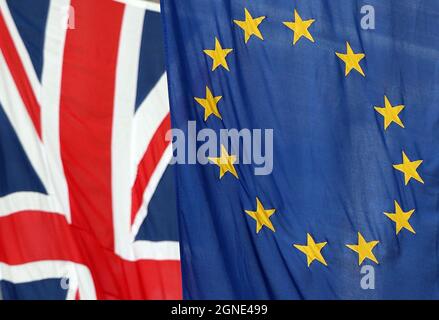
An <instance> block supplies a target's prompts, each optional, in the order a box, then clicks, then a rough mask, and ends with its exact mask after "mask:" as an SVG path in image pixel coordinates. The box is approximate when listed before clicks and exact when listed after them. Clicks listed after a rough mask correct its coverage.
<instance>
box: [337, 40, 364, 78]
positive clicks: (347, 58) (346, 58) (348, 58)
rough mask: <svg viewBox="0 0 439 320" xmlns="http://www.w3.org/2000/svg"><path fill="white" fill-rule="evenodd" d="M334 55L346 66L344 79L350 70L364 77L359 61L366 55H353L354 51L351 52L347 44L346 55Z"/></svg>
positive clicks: (347, 43)
mask: <svg viewBox="0 0 439 320" xmlns="http://www.w3.org/2000/svg"><path fill="white" fill-rule="evenodd" d="M335 54H336V55H337V57H339V58H340V59H341V60H343V62H344V63H345V64H346V68H345V76H346V77H347V76H348V74H349V72H351V70H352V69H355V70H357V71H358V72H359V73H360V74H361V75H362V76H363V77H365V76H366V75H365V74H364V71H363V69H362V68H361V66H360V61H361V60H362V59H363V58H364V57H365V56H366V55H365V54H364V53H354V51H352V48H351V45H350V44H349V42H346V53H339V52H336V53H335Z"/></svg>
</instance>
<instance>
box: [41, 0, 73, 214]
mask: <svg viewBox="0 0 439 320" xmlns="http://www.w3.org/2000/svg"><path fill="white" fill-rule="evenodd" d="M69 6H70V0H57V1H51V2H50V6H49V13H48V16H47V27H46V41H45V44H44V67H43V74H42V77H41V82H42V95H41V128H42V136H43V141H44V146H45V148H46V150H47V161H48V163H49V167H50V168H51V170H49V173H48V174H49V179H50V180H51V181H52V183H53V185H54V190H53V192H54V194H55V197H56V199H58V200H59V202H60V205H61V206H62V212H64V213H65V216H66V219H67V221H68V222H69V223H70V222H71V214H70V202H69V191H68V186H67V181H66V179H65V174H64V166H63V163H62V159H61V151H60V149H61V147H60V135H59V130H60V129H59V125H60V123H59V114H60V113H59V112H60V97H61V82H62V69H63V60H64V46H65V40H66V34H67V28H66V26H67V24H64V25H63V24H60V21H65V17H67V15H68V12H69ZM63 26H65V27H63Z"/></svg>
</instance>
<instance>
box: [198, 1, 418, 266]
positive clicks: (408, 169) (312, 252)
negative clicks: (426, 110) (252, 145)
mask: <svg viewBox="0 0 439 320" xmlns="http://www.w3.org/2000/svg"><path fill="white" fill-rule="evenodd" d="M265 19H266V16H258V17H253V15H252V14H251V12H250V11H249V10H248V9H247V8H244V18H243V20H238V19H236V20H233V23H234V24H235V25H236V26H237V27H238V28H240V29H241V30H242V31H243V34H244V42H245V44H248V42H249V41H250V40H251V39H252V37H255V38H257V39H259V40H261V41H263V40H264V36H263V34H262V32H261V30H260V25H261V24H262V23H263V22H264V20H265ZM315 22H316V20H315V19H304V18H302V17H301V15H300V14H299V12H298V11H297V10H296V9H295V10H294V13H293V21H284V22H283V25H284V26H285V27H287V28H288V29H290V30H291V31H292V32H293V46H295V45H296V44H297V43H298V42H299V41H301V40H302V39H303V40H302V41H305V40H308V41H310V42H312V43H315V40H314V37H313V35H312V33H311V31H310V29H311V28H312V26H313V24H314V23H315ZM203 52H204V54H205V55H206V56H207V57H209V58H210V59H211V60H212V72H213V71H215V70H217V69H218V68H220V67H222V68H224V69H225V70H226V71H228V72H230V68H229V64H228V61H227V58H228V56H229V55H230V54H231V53H232V52H233V49H232V48H224V47H223V45H222V44H221V42H220V40H219V39H218V38H217V37H215V43H214V48H213V49H205V50H203ZM335 56H336V57H337V58H339V59H340V61H341V62H342V63H343V64H344V75H345V77H348V76H349V75H350V74H351V72H353V71H356V72H358V73H359V74H360V75H361V76H363V77H366V73H365V72H364V70H363V67H362V62H363V60H364V59H365V58H366V54H365V53H362V52H355V51H354V49H352V47H351V44H350V43H349V42H348V41H346V52H335ZM222 98H223V97H222V96H215V95H214V94H213V93H212V90H211V89H210V88H209V87H208V86H206V93H205V98H200V97H195V98H194V99H195V101H196V102H197V104H198V105H199V106H200V107H202V108H203V109H204V121H205V122H206V121H207V120H208V119H209V117H210V116H211V115H213V116H215V117H216V118H218V119H220V120H222V116H221V113H220V111H219V109H218V103H219V102H220V101H221V100H222ZM404 109H405V106H404V105H392V104H391V102H390V100H389V98H388V97H387V96H386V95H384V106H374V110H375V111H376V113H377V114H378V115H380V116H382V118H383V125H384V131H385V132H386V131H387V130H388V129H389V127H390V126H391V125H392V124H395V125H397V126H399V127H401V128H405V127H404V123H403V121H402V120H401V118H400V114H401V112H402V111H403V110H404ZM208 160H209V161H210V162H211V163H212V164H215V165H216V166H218V167H219V170H220V173H219V179H222V178H223V177H224V176H225V175H226V174H227V173H229V174H231V175H232V176H233V177H234V178H236V179H239V175H238V172H237V170H236V168H235V165H234V164H235V163H236V161H237V156H236V155H231V154H229V153H228V151H227V149H226V147H225V146H224V145H221V151H220V156H219V157H209V158H208ZM422 162H423V160H414V161H412V160H410V159H409V157H408V156H407V154H406V153H405V151H402V162H401V163H397V164H394V165H393V168H394V169H395V170H397V171H400V172H401V173H402V174H403V175H404V183H405V185H406V186H407V185H408V184H409V182H410V181H411V180H412V179H413V180H416V181H418V182H420V183H422V184H423V183H424V181H423V179H422V177H421V176H420V174H419V172H418V168H419V166H420V165H421V164H422ZM394 207H395V208H394V212H390V213H389V212H384V215H385V216H386V217H387V218H388V219H389V220H390V221H392V222H394V223H395V232H396V235H398V234H399V233H400V232H401V231H402V230H403V229H406V230H407V231H409V232H411V233H413V234H415V233H416V232H415V230H414V229H413V227H412V225H411V224H410V222H409V220H410V218H411V217H412V215H413V213H414V212H415V209H411V210H409V211H404V210H403V209H402V208H401V205H400V204H399V203H398V201H396V200H394ZM244 212H245V213H246V214H247V215H248V216H249V217H250V218H252V219H253V220H254V221H255V222H256V234H259V232H260V231H261V230H263V227H266V228H267V229H268V230H271V231H272V232H275V226H274V225H273V222H272V221H271V220H270V219H271V217H272V216H273V215H274V214H275V213H276V209H274V208H271V209H266V208H265V207H264V205H263V203H262V202H261V200H260V199H259V197H256V209H255V210H252V209H249V210H244ZM379 243H380V242H379V241H378V240H370V241H367V240H366V239H365V238H364V236H363V235H362V234H361V232H358V233H357V243H356V244H346V247H347V248H348V249H350V250H352V251H353V252H355V253H356V254H357V256H358V265H361V264H362V263H363V262H364V261H365V260H366V259H368V260H370V261H372V262H374V263H376V264H378V263H379V261H378V259H377V257H376V256H375V254H374V252H373V250H374V248H375V247H376V246H377V245H378V244H379ZM327 244H328V243H327V242H326V241H323V242H316V240H315V239H314V238H313V236H312V235H311V234H310V233H307V234H306V244H293V247H294V248H296V249H297V250H298V252H301V253H303V254H304V255H305V256H306V263H307V265H308V267H310V266H311V264H312V263H313V262H314V261H317V262H320V263H321V264H323V265H324V266H328V263H327V262H326V260H325V258H324V255H323V253H322V251H323V249H324V248H325V247H326V245H327Z"/></svg>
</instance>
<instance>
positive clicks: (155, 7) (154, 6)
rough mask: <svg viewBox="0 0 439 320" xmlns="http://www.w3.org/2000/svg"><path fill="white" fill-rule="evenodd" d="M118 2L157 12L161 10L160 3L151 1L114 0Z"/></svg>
mask: <svg viewBox="0 0 439 320" xmlns="http://www.w3.org/2000/svg"><path fill="white" fill-rule="evenodd" d="M114 1H116V2H120V3H124V4H127V5H131V6H135V7H138V8H142V9H147V10H151V11H155V12H160V4H159V3H155V2H150V1H140V0H114Z"/></svg>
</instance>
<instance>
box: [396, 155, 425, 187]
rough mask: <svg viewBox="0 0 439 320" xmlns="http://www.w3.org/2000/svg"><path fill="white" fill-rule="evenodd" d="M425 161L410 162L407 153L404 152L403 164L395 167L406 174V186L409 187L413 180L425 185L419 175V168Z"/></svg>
mask: <svg viewBox="0 0 439 320" xmlns="http://www.w3.org/2000/svg"><path fill="white" fill-rule="evenodd" d="M422 162H423V160H416V161H410V159H409V158H408V157H407V155H406V154H405V152H404V151H403V152H402V163H401V164H394V165H393V167H394V168H395V169H396V170H399V171H401V172H403V173H404V180H405V185H407V184H408V183H409V181H410V179H411V178H413V179H415V180H418V181H419V182H420V183H424V180H422V178H421V176H420V175H419V174H418V171H416V170H417V169H418V167H419V166H420V165H421V163H422Z"/></svg>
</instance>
